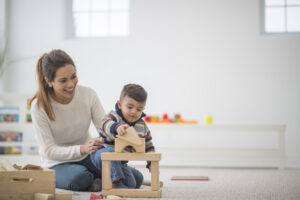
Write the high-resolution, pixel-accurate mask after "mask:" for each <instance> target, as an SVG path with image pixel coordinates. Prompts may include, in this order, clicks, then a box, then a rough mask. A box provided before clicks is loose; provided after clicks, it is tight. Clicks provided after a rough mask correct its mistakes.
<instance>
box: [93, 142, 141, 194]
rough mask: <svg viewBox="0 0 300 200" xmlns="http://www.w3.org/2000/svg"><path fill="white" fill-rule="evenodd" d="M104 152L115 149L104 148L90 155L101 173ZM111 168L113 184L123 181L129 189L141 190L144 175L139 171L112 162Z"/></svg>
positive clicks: (123, 164)
mask: <svg viewBox="0 0 300 200" xmlns="http://www.w3.org/2000/svg"><path fill="white" fill-rule="evenodd" d="M103 152H114V148H111V147H106V148H102V149H99V150H98V151H96V152H95V153H93V154H91V155H90V157H91V161H92V163H93V164H94V166H95V167H96V168H97V169H98V170H99V171H100V172H101V170H102V161H101V153H103ZM110 166H111V169H110V171H111V180H112V182H113V181H115V180H119V179H121V180H122V182H123V184H124V185H126V186H127V187H128V188H139V187H140V186H141V185H142V183H143V179H144V178H143V174H142V173H141V172H140V171H138V170H137V169H135V168H133V167H130V166H128V165H127V163H122V162H121V161H111V164H110Z"/></svg>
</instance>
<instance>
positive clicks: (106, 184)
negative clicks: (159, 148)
mask: <svg viewBox="0 0 300 200" xmlns="http://www.w3.org/2000/svg"><path fill="white" fill-rule="evenodd" d="M127 146H132V147H133V148H134V149H135V150H136V153H122V151H123V149H124V148H125V147H127ZM101 159H102V194H103V196H107V195H117V196H123V197H161V189H160V181H159V161H160V160H161V154H160V153H145V139H144V138H140V137H139V136H138V134H137V133H136V131H135V130H134V128H133V127H130V128H128V129H127V133H126V134H125V135H123V136H119V137H118V138H116V140H115V152H107V153H102V155H101ZM123 160H133V161H150V162H151V188H150V189H115V188H112V182H111V178H110V175H111V172H110V163H111V161H123Z"/></svg>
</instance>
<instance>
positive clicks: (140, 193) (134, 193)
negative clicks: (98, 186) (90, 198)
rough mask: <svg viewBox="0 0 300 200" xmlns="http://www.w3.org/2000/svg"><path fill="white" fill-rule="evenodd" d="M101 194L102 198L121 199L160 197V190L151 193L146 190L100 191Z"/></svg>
mask: <svg viewBox="0 0 300 200" xmlns="http://www.w3.org/2000/svg"><path fill="white" fill-rule="evenodd" d="M102 194H103V195H104V196H107V195H117V196H122V197H161V190H157V191H151V190H147V189H111V190H103V189H102Z"/></svg>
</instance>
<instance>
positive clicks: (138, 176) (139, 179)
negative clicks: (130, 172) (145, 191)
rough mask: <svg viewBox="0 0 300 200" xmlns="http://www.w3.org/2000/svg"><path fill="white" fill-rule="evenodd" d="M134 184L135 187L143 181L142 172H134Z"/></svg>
mask: <svg viewBox="0 0 300 200" xmlns="http://www.w3.org/2000/svg"><path fill="white" fill-rule="evenodd" d="M135 180H136V186H135V188H140V187H141V185H142V184H143V181H144V176H143V174H142V173H139V174H136V178H135Z"/></svg>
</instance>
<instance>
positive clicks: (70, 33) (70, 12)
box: [66, 0, 131, 39]
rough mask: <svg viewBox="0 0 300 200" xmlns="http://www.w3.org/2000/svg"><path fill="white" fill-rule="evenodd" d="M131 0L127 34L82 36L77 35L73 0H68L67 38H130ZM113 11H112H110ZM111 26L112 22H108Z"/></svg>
mask: <svg viewBox="0 0 300 200" xmlns="http://www.w3.org/2000/svg"><path fill="white" fill-rule="evenodd" d="M130 3H131V2H130V0H129V8H128V34H127V35H111V34H107V35H103V36H87V37H81V36H76V33H75V27H73V26H74V20H73V9H72V6H73V0H66V15H67V16H66V38H67V39H102V38H128V37H129V36H130V30H131V26H130ZM108 12H111V11H108ZM108 26H110V23H109V24H108Z"/></svg>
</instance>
